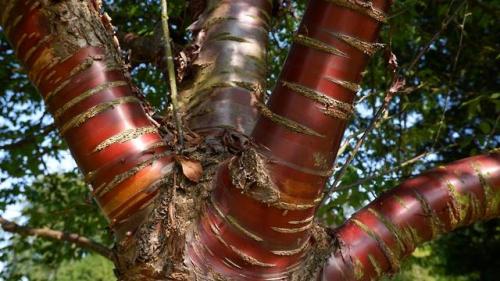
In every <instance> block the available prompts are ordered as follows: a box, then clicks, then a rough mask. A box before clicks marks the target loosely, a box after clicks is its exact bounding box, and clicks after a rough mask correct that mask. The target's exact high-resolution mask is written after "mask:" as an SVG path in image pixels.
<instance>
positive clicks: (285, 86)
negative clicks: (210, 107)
mask: <svg viewBox="0 0 500 281" xmlns="http://www.w3.org/2000/svg"><path fill="white" fill-rule="evenodd" d="M345 2H349V3H351V2H350V1H345ZM343 3H344V1H340V2H339V1H333V2H332V1H311V2H310V3H309V6H308V8H307V10H306V13H305V16H304V19H303V20H302V23H301V26H300V28H299V31H298V34H297V35H296V36H295V40H294V44H293V46H292V49H291V51H290V53H289V55H288V58H287V61H286V63H285V66H284V70H283V72H282V73H281V77H280V79H279V80H280V81H279V82H278V83H277V87H276V89H275V90H274V92H273V94H272V95H271V98H270V101H269V103H268V104H267V105H264V104H262V103H256V107H257V109H258V110H259V113H260V115H259V118H258V121H257V123H256V125H255V128H254V130H253V132H252V137H253V140H254V142H255V143H256V147H257V149H256V150H252V149H246V150H244V151H243V152H242V153H241V154H240V155H239V156H237V157H236V158H233V159H232V160H230V161H229V162H226V163H224V164H223V165H222V166H221V168H220V169H219V172H218V174H217V177H216V178H215V179H214V180H215V182H216V183H215V186H216V188H215V190H214V191H213V192H212V195H211V203H209V204H207V207H206V211H205V212H204V214H203V216H202V218H201V219H200V221H199V223H198V224H199V225H198V227H197V228H196V229H194V230H193V234H192V235H191V237H190V240H188V243H189V246H188V247H189V248H188V253H189V255H190V260H191V262H192V264H193V268H194V269H193V270H195V271H196V272H197V273H198V274H197V276H199V278H201V279H202V280H204V279H203V276H207V275H209V276H212V277H211V278H213V279H216V278H215V275H211V274H213V272H216V273H217V274H219V275H221V276H224V277H225V278H227V279H228V280H310V279H311V278H313V275H314V274H315V273H316V271H315V270H314V269H311V268H309V267H308V266H306V264H305V263H306V261H307V260H308V257H309V255H310V254H311V253H312V252H313V251H311V250H310V249H311V248H314V247H315V245H316V244H317V243H318V244H324V243H325V242H319V241H317V239H315V238H314V236H313V231H312V229H314V222H313V221H310V220H311V217H312V216H313V215H314V213H315V211H316V207H317V206H318V204H319V203H320V201H321V198H322V197H321V196H322V192H323V187H324V184H325V182H326V180H327V178H328V176H329V175H330V170H331V168H332V163H333V160H334V157H335V156H336V154H337V150H338V147H339V143H340V139H341V137H342V134H343V131H344V128H345V126H346V122H347V121H348V118H349V116H350V115H351V114H352V112H353V105H352V104H353V101H354V99H355V94H356V93H355V90H357V89H358V87H359V86H357V84H358V83H359V81H360V79H361V72H362V71H363V69H364V67H365V66H366V64H367V61H368V59H369V56H368V54H373V52H374V51H375V49H376V46H379V45H378V44H377V43H374V41H375V40H376V38H377V36H378V30H379V27H380V21H381V20H380V18H379V17H378V16H380V15H381V13H382V12H381V11H386V10H387V9H388V5H389V3H388V2H387V1H383V0H380V1H374V2H373V5H372V6H369V7H368V6H366V5H365V4H364V3H365V2H363V1H360V2H354V1H353V2H352V3H354V4H352V5H354V6H352V5H351V6H348V7H346V5H344V4H343ZM370 3H371V2H370ZM374 15H377V18H376V19H374ZM347 19H349V20H347ZM351 21H356V22H357V24H356V25H353V24H351ZM226 37H227V35H224V36H222V35H221V37H217V38H223V39H224V40H226V39H227V38H226ZM230 39H231V40H235V39H236V38H230ZM238 42H240V43H241V42H245V41H241V40H238ZM299 105H300V108H298V106H299ZM214 110H215V109H214ZM236 163H238V164H236ZM290 222H294V223H293V224H291V223H290ZM296 222H300V223H296ZM249 233H251V234H252V235H248V234H249ZM255 237H259V239H253V238H255ZM201 245H203V247H202V246H201ZM211 253H212V254H211ZM249 257H251V259H249ZM228 260H229V261H228ZM306 271H307V272H309V273H310V274H311V275H309V276H307V277H306V276H305V275H304V272H306ZM217 276H218V275H217ZM298 276H300V278H303V279H297V278H298ZM208 280H210V279H208Z"/></svg>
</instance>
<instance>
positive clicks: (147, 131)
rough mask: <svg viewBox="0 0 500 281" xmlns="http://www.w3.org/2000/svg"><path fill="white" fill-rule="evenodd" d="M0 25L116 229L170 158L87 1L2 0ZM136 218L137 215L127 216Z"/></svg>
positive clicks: (104, 19)
mask: <svg viewBox="0 0 500 281" xmlns="http://www.w3.org/2000/svg"><path fill="white" fill-rule="evenodd" d="M0 4H1V6H2V7H4V9H3V13H2V15H1V25H2V26H3V28H4V32H5V34H6V36H7V38H8V39H9V41H10V43H11V45H12V46H13V48H14V50H15V52H16V55H17V57H18V58H19V59H20V60H21V61H22V63H23V64H24V66H25V69H26V70H27V72H28V75H29V78H30V80H31V81H32V82H33V84H34V85H35V86H36V87H37V89H38V90H39V91H40V93H41V95H42V96H43V98H44V99H45V102H46V106H47V108H48V110H49V111H50V112H51V113H52V114H53V116H54V118H55V123H56V126H57V127H58V129H59V131H60V133H61V135H62V136H63V137H64V139H65V140H66V142H67V143H68V146H69V148H70V150H71V153H72V155H73V157H74V158H75V161H76V162H77V164H78V167H79V168H80V170H81V171H82V173H83V174H84V175H85V179H86V181H87V182H88V183H90V184H91V185H92V187H93V194H94V195H95V197H96V200H97V202H98V203H99V205H100V207H101V208H102V210H103V212H104V214H105V215H106V217H107V218H108V219H109V221H110V223H111V226H112V227H113V228H115V230H119V231H120V232H122V231H127V230H129V229H131V228H134V227H135V225H126V226H124V227H119V226H120V225H123V224H124V223H125V222H127V221H129V219H130V218H131V216H133V215H134V214H135V215H137V214H138V213H141V212H138V211H139V210H142V209H144V208H145V207H146V206H147V205H148V204H149V203H150V202H151V200H152V199H153V198H154V197H155V196H156V194H157V190H158V189H157V187H158V184H157V183H158V182H160V181H161V180H162V178H163V177H164V176H165V175H166V174H168V173H169V172H170V170H171V168H172V165H173V160H172V157H171V155H170V153H169V152H168V150H167V147H166V145H165V144H164V142H163V140H162V137H161V136H160V134H159V132H158V127H157V125H156V124H155V122H154V121H152V119H151V118H150V117H149V115H148V112H147V110H146V109H145V105H144V103H143V100H142V98H141V96H140V94H139V93H138V90H137V88H135V86H134V85H132V83H131V81H130V77H129V75H128V73H127V70H126V69H125V67H124V64H123V63H122V61H121V59H120V57H119V52H118V46H117V44H116V42H117V41H116V40H115V39H114V38H113V36H112V26H111V23H110V22H109V17H108V16H107V15H106V14H104V15H101V14H99V12H98V10H99V9H100V7H97V6H95V5H96V4H95V3H94V4H93V2H91V1H76V0H68V1H62V2H50V1H35V0H31V1H13V0H2V1H0ZM132 221H137V220H134V219H132V220H130V222H132Z"/></svg>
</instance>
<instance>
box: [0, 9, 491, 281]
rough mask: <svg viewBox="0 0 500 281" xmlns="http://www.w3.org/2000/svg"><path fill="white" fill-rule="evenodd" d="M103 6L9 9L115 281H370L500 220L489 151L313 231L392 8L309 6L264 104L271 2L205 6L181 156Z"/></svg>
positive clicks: (15, 42) (16, 41) (12, 33)
mask: <svg viewBox="0 0 500 281" xmlns="http://www.w3.org/2000/svg"><path fill="white" fill-rule="evenodd" d="M97 2H99V1H95V2H92V1H87V0H65V1H49V0H43V1H36V0H30V1H14V0H0V6H1V7H2V8H3V11H2V12H0V24H1V25H2V26H3V28H4V31H5V33H6V35H7V38H8V39H9V40H10V42H11V44H12V46H13V48H14V49H15V52H16V54H17V56H18V57H19V58H20V59H21V61H22V62H23V64H24V66H25V68H26V71H27V72H28V74H29V78H30V79H31V81H32V82H33V83H34V84H35V86H36V87H37V88H38V89H39V91H40V93H41V94H42V96H43V97H44V99H45V100H46V103H47V107H48V109H49V111H50V112H51V113H52V114H53V116H54V118H55V122H56V126H57V127H58V129H59V131H60V133H61V135H62V136H63V137H64V139H65V140H66V141H67V143H68V145H69V147H70V150H71V152H72V154H73V156H74V157H75V159H76V162H77V164H78V166H79V167H80V169H81V171H82V173H83V174H84V175H85V178H86V180H87V182H89V183H90V184H91V186H92V188H93V192H94V195H95V198H96V200H97V201H98V202H99V204H100V206H101V208H102V209H103V213H104V214H105V215H106V217H107V218H108V219H109V220H110V223H111V226H112V228H113V230H114V231H115V234H116V237H117V243H116V247H115V253H116V255H117V262H116V266H117V270H116V272H117V276H118V278H119V279H120V280H195V279H196V280H314V279H316V278H318V279H323V280H374V279H376V278H377V277H379V276H381V275H382V274H384V273H386V272H394V271H396V270H397V268H398V265H399V260H400V259H401V258H403V257H405V256H407V255H409V254H410V253H411V252H412V251H413V250H414V248H415V247H416V246H417V245H418V244H419V243H421V242H423V241H426V240H429V239H433V238H434V237H436V235H438V234H441V233H445V232H447V231H451V230H453V229H455V228H456V227H459V226H462V225H466V224H469V223H472V222H474V221H476V220H479V219H487V218H490V217H495V216H499V215H500V199H499V198H500V160H499V155H498V154H492V155H489V156H479V157H474V158H469V159H466V160H463V161H460V162H456V163H454V164H451V165H449V166H446V167H443V168H439V169H437V170H434V171H431V172H429V173H427V174H425V175H423V176H421V177H417V178H415V179H412V180H409V181H407V182H405V183H404V184H402V185H401V186H400V187H398V188H395V189H393V190H391V191H390V192H388V193H387V194H385V195H384V196H382V197H381V198H379V199H377V200H376V201H374V202H373V203H371V204H370V205H369V206H368V207H366V208H365V209H363V210H361V211H360V212H358V213H357V214H356V215H355V216H354V217H353V218H352V219H350V220H349V221H348V222H346V224H345V225H343V226H342V227H340V228H339V229H337V230H335V231H333V232H332V231H325V230H324V229H323V228H322V227H320V226H318V225H317V224H316V223H315V222H314V213H315V210H316V208H317V205H318V204H319V202H320V201H321V196H322V189H323V186H324V184H325V181H326V179H327V178H328V176H329V175H330V170H331V168H332V167H331V166H332V163H333V161H334V158H335V155H336V154H337V150H338V146H339V143H340V139H341V137H342V134H343V131H344V128H345V126H346V122H347V121H348V120H349V118H350V115H351V114H352V112H353V105H352V104H353V101H354V99H355V93H356V92H357V90H358V88H359V86H358V83H359V82H360V79H361V73H362V71H363V69H364V68H365V66H366V63H367V60H368V58H369V56H371V55H373V53H374V52H375V51H376V50H377V49H378V48H379V47H380V45H379V44H377V43H376V42H375V40H376V38H377V33H378V30H379V27H380V24H381V22H383V21H384V20H385V15H384V13H385V11H386V10H387V9H388V6H389V1H385V0H375V1H373V2H371V1H358V0H312V1H310V4H309V7H308V8H307V11H306V15H305V17H304V20H303V22H302V24H301V26H300V29H299V31H298V33H297V34H296V36H295V40H294V41H295V43H294V44H293V47H292V50H291V52H290V54H289V57H288V59H287V62H286V65H285V67H284V70H283V72H282V74H281V77H280V80H279V81H278V83H277V85H278V86H277V88H276V89H275V91H274V93H273V95H272V96H271V99H270V101H269V103H268V104H267V105H264V104H263V103H261V101H260V94H261V91H262V88H263V86H262V85H263V81H264V74H265V66H264V63H263V61H264V58H265V45H266V43H265V42H266V41H267V30H268V22H269V14H270V10H271V8H272V3H271V1H266V0H252V1H247V0H245V1H243V0H213V1H207V3H206V6H205V10H204V12H203V13H202V14H201V15H200V18H199V20H198V21H197V22H196V23H195V24H194V25H193V27H192V29H193V30H194V31H196V32H197V36H196V41H195V42H194V45H196V46H192V48H193V49H197V48H199V54H198V57H197V58H196V59H195V61H194V73H195V76H194V77H193V79H192V80H190V82H188V83H187V84H185V85H184V92H183V94H182V99H183V100H182V102H183V110H184V111H183V112H184V114H185V117H186V119H187V122H186V123H188V124H189V127H190V128H191V129H193V130H194V131H196V132H198V133H201V135H202V136H200V135H198V134H196V133H192V132H191V131H189V130H187V132H188V133H187V134H185V135H184V136H183V137H184V138H185V140H186V145H185V147H184V148H183V150H182V151H181V150H180V149H178V147H176V142H175V139H176V137H178V136H175V134H173V133H172V132H169V131H168V129H164V130H162V132H163V133H162V134H161V135H160V132H159V126H158V125H157V124H156V122H155V121H154V120H153V119H152V118H150V116H149V110H148V107H147V104H145V103H144V102H143V100H142V98H141V95H140V93H139V92H138V90H137V89H136V88H135V87H134V86H133V85H132V84H131V83H130V79H129V76H128V72H127V70H126V69H124V66H123V63H122V62H121V59H120V57H119V55H118V54H119V52H118V46H117V43H116V42H117V40H116V39H115V38H114V37H113V36H112V31H111V30H112V27H111V24H110V22H109V17H107V15H101V14H99V12H98V11H99V7H98V6H97V4H96V3H97ZM298 106H300V108H297V107H298ZM257 110H258V111H259V112H260V114H259V115H258V116H259V117H258V119H257ZM167 126H168V125H167ZM227 128H229V129H227ZM248 136H250V137H248ZM174 151H175V153H174ZM176 163H179V164H180V165H177V164H176ZM186 163H191V164H192V165H194V166H196V167H199V166H198V164H200V166H201V167H202V169H203V175H202V177H201V178H200V179H199V182H197V183H195V182H193V180H194V181H196V180H198V179H197V178H195V177H191V176H188V177H186V176H184V175H187V172H186V169H189V168H188V167H187V166H186ZM196 169H198V168H196ZM200 172H201V171H199V170H198V171H195V173H196V174H199V173H200ZM188 178H191V180H190V179H188ZM329 233H330V234H332V233H333V235H329ZM332 253H333V254H332ZM325 262H326V263H325ZM323 266H324V268H323ZM322 269H323V270H322Z"/></svg>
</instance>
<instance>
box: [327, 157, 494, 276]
mask: <svg viewBox="0 0 500 281" xmlns="http://www.w3.org/2000/svg"><path fill="white" fill-rule="evenodd" d="M498 216H500V154H499V153H493V154H489V155H481V156H475V157H470V158H466V159H463V160H460V161H457V162H454V163H451V164H449V165H446V166H442V167H439V168H436V169H434V170H431V171H429V172H426V173H424V174H422V175H420V176H417V177H415V178H413V179H409V180H406V181H404V182H403V183H402V184H401V185H400V186H398V187H396V188H394V189H391V190H389V191H388V192H386V193H385V194H383V195H382V196H381V197H379V198H377V199H376V200H375V201H373V202H372V203H370V204H369V205H368V206H366V207H364V208H363V209H362V210H360V211H358V212H357V213H356V214H354V215H353V216H352V217H351V218H350V219H349V220H348V221H346V222H345V224H344V225H342V226H340V227H339V228H337V229H335V230H334V231H333V239H334V241H335V243H336V245H337V247H336V248H335V249H334V251H333V254H331V256H330V257H329V259H328V261H327V262H326V264H325V265H324V268H323V273H322V279H321V280H325V281H327V280H332V281H333V280H356V281H362V280H378V279H379V278H380V277H381V276H383V275H388V274H393V273H395V272H397V271H398V269H399V266H400V263H401V261H402V260H403V259H404V258H405V257H408V256H409V255H411V253H412V252H413V251H414V250H415V248H416V247H417V246H419V245H420V244H422V243H424V242H425V241H429V240H433V239H435V238H436V237H438V236H439V235H442V234H445V233H448V232H450V231H453V230H455V229H457V228H459V227H462V226H466V225H470V224H472V223H474V222H477V221H479V220H487V219H491V218H495V217H498Z"/></svg>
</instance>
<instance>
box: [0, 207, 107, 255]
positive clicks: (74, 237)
mask: <svg viewBox="0 0 500 281" xmlns="http://www.w3.org/2000/svg"><path fill="white" fill-rule="evenodd" d="M0 226H1V227H2V229H3V230H5V231H7V232H10V233H16V234H19V235H21V236H36V237H41V238H46V239H50V240H55V241H66V242H69V243H72V244H74V245H76V246H78V247H81V248H84V249H87V250H91V251H93V252H96V253H97V254H99V255H101V256H103V257H105V258H107V259H109V260H110V261H112V262H113V263H115V256H114V254H113V251H112V250H111V249H109V248H108V247H106V246H104V245H102V244H99V243H97V242H95V241H93V240H91V239H89V238H87V237H83V236H80V235H79V234H76V233H68V232H63V231H58V230H53V229H49V228H31V227H28V226H21V225H19V224H17V223H15V222H12V221H9V220H6V219H5V218H3V217H1V216H0Z"/></svg>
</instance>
